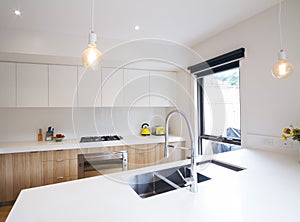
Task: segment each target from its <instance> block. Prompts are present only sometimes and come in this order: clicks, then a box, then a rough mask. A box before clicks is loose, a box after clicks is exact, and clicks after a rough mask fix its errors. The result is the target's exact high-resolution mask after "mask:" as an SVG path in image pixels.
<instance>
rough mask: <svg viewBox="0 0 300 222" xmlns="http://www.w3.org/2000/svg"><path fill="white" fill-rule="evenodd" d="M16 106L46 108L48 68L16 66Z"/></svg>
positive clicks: (27, 65)
mask: <svg viewBox="0 0 300 222" xmlns="http://www.w3.org/2000/svg"><path fill="white" fill-rule="evenodd" d="M17 106H18V107H47V106H48V66H47V65H41V64H25V63H19V64H17Z"/></svg>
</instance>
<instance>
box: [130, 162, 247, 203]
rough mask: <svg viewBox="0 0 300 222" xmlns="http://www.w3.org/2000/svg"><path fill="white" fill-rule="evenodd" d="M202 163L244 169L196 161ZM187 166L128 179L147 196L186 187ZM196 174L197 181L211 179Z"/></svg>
mask: <svg viewBox="0 0 300 222" xmlns="http://www.w3.org/2000/svg"><path fill="white" fill-rule="evenodd" d="M202 164H215V165H217V166H220V167H223V168H226V169H229V170H233V171H236V172H239V171H242V170H245V168H243V167H239V166H235V165H231V164H228V163H225V162H221V161H217V160H207V161H203V162H198V163H197V165H202ZM189 167H190V165H184V166H180V167H173V168H169V169H164V170H159V171H154V172H150V173H144V174H139V175H135V176H133V177H132V178H131V179H130V186H131V187H132V189H133V190H134V191H135V192H136V193H137V194H138V195H139V196H140V197H141V198H147V197H151V196H154V195H157V194H161V193H165V192H168V191H171V190H175V189H179V188H182V187H186V186H189V185H190V183H189V182H190V181H189V178H190V176H191V171H190V168H189ZM197 175H198V183H200V182H204V181H206V180H210V179H211V178H209V177H206V176H204V175H202V174H200V173H197Z"/></svg>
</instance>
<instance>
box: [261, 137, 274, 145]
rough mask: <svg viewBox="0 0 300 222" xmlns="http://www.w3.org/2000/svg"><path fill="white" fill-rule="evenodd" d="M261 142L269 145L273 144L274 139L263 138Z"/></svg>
mask: <svg viewBox="0 0 300 222" xmlns="http://www.w3.org/2000/svg"><path fill="white" fill-rule="evenodd" d="M263 144H264V145H266V146H267V147H271V146H273V145H274V140H273V139H271V138H265V139H264V140H263Z"/></svg>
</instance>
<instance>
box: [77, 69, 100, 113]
mask: <svg viewBox="0 0 300 222" xmlns="http://www.w3.org/2000/svg"><path fill="white" fill-rule="evenodd" d="M78 106H79V107H100V106H101V70H100V71H89V70H87V69H84V68H82V67H80V68H78Z"/></svg>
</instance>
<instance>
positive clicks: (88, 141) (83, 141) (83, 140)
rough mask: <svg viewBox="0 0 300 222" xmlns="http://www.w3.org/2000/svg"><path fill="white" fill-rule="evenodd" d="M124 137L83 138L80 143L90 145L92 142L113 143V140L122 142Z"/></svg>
mask: <svg viewBox="0 0 300 222" xmlns="http://www.w3.org/2000/svg"><path fill="white" fill-rule="evenodd" d="M121 139H123V137H121V136H118V135H109V136H83V137H81V139H80V143H90V142H102V141H111V140H121Z"/></svg>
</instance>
